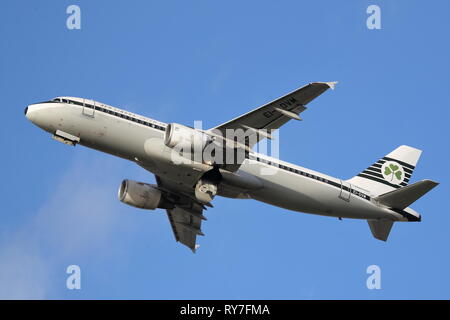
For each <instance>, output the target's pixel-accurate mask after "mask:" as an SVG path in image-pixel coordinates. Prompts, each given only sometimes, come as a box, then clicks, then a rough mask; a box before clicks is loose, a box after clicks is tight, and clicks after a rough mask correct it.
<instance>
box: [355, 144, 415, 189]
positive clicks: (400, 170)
mask: <svg viewBox="0 0 450 320" xmlns="http://www.w3.org/2000/svg"><path fill="white" fill-rule="evenodd" d="M421 153H422V151H421V150H419V149H416V148H413V147H409V146H400V147H398V148H397V149H395V150H394V151H392V152H391V153H389V154H388V155H386V156H385V157H383V158H381V159H380V160H378V161H377V162H375V163H374V164H372V165H371V166H370V167H368V168H367V169H366V170H364V171H363V172H361V173H360V174H358V175H357V176H355V177H353V178H351V179H350V180H348V182H350V183H351V184H354V185H356V186H358V187H360V188H362V189H365V190H368V191H370V192H371V193H372V194H375V195H380V194H383V193H386V192H389V191H392V190H396V189H398V188H400V187H404V186H407V185H408V182H409V180H410V179H411V175H412V173H413V171H414V168H415V167H416V164H417V161H419V158H420V155H421Z"/></svg>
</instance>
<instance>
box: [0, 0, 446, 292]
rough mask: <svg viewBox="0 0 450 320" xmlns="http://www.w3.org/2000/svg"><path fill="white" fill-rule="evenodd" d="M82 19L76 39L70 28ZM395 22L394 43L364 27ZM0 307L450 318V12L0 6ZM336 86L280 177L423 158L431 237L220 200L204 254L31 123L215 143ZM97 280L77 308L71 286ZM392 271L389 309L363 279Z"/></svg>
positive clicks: (287, 138) (424, 229)
mask: <svg viewBox="0 0 450 320" xmlns="http://www.w3.org/2000/svg"><path fill="white" fill-rule="evenodd" d="M71 4H76V5H79V6H80V8H81V30H68V29H67V28H66V19H67V17H68V15H67V14H66V8H67V7H68V6H69V5H71ZM371 4H376V5H379V6H380V8H381V25H382V29H381V30H369V29H368V28H367V27H366V19H367V17H368V15H367V14H366V8H367V7H368V6H369V5H371ZM0 9H1V11H2V13H3V14H2V18H1V19H0V27H1V28H0V29H1V36H2V37H1V38H2V41H1V50H0V57H1V59H0V70H1V72H0V90H1V92H2V109H1V110H2V112H3V115H4V119H5V121H4V122H3V125H2V126H1V129H0V130H1V138H0V139H1V140H0V141H1V146H2V150H3V156H2V157H1V160H0V161H1V165H2V168H3V174H2V183H1V194H2V198H3V201H2V205H1V207H2V210H1V223H0V297H1V298H37V299H42V298H43V299H55V298H58V299H59V298H60V299H96V298H102V299H122V298H124V299H241V298H242V299H347V298H356V299H395V298H401V299H417V298H425V299H429V298H438V299H441V298H447V299H448V298H450V289H449V284H450V274H449V273H448V270H449V268H450V257H449V253H448V252H449V250H448V246H449V245H450V233H449V232H448V229H449V223H450V214H449V212H447V211H448V208H447V207H446V202H445V200H446V198H447V197H448V195H449V192H450V190H449V173H448V171H447V170H446V168H447V167H448V164H447V161H448V158H449V156H450V153H449V147H448V137H449V133H450V131H449V126H448V119H449V117H450V112H449V103H450V98H449V92H450V78H449V74H450V67H449V61H448V57H449V54H450V45H449V42H448V41H447V33H448V32H447V31H448V23H447V20H448V19H447V18H448V17H447V16H448V12H449V10H450V3H449V2H448V1H445V0H436V1H433V2H432V3H429V2H426V1H406V0H396V1H381V0H376V1H360V0H354V1H278V2H276V3H275V2H274V1H261V0H259V1H226V2H217V1H205V0H204V1H181V0H180V1H133V2H130V1H116V2H111V1H39V2H38V1H2V2H1V4H0ZM335 80H337V81H339V84H338V85H337V87H336V90H334V91H330V92H327V93H325V94H324V95H323V96H321V97H320V98H318V99H317V100H315V101H314V102H313V103H311V105H310V106H309V109H308V110H307V111H306V112H305V113H304V114H303V118H304V121H302V122H301V123H299V122H295V123H289V124H287V125H286V126H285V127H283V128H282V130H281V132H280V139H281V146H280V157H281V158H282V159H283V160H286V161H289V162H293V163H295V164H299V165H301V166H304V167H307V168H311V169H314V170H318V171H322V172H325V173H327V174H330V175H333V176H337V177H341V178H343V179H348V178H350V177H352V176H353V175H355V174H357V173H358V172H360V171H361V170H363V169H364V168H366V167H367V166H368V165H370V164H371V163H373V162H374V161H375V160H377V159H378V158H380V157H382V156H384V155H385V154H387V153H389V152H390V151H391V150H393V149H394V148H396V147H397V146H398V145H402V144H407V145H411V146H414V147H417V148H420V149H423V150H424V152H423V154H422V158H421V160H420V162H419V164H418V166H417V168H416V170H415V173H414V175H413V178H412V181H417V180H420V179H425V178H430V179H434V180H436V181H439V182H440V183H441V184H440V185H439V186H438V187H437V188H436V189H434V190H433V191H432V192H430V193H429V194H427V195H426V196H425V197H423V198H422V199H420V200H419V201H417V202H416V203H415V204H414V205H413V208H414V209H416V210H417V211H418V212H421V213H422V216H423V221H422V222H421V223H397V224H395V226H394V228H393V230H392V232H391V235H390V239H389V241H388V242H387V243H382V242H379V241H376V240H374V239H373V238H372V236H371V234H370V231H369V228H368V226H367V223H366V222H365V221H358V220H344V221H338V220H337V219H333V218H327V217H320V216H313V215H307V214H301V213H294V212H287V211H285V210H283V209H280V208H276V207H271V206H268V205H265V204H262V203H258V202H256V201H250V200H230V199H223V198H216V199H215V200H214V204H215V208H214V209H210V210H208V212H207V213H206V215H207V217H208V221H207V222H206V223H204V227H203V230H204V232H205V233H206V237H204V238H201V239H200V240H199V243H200V244H201V248H200V249H199V251H198V253H197V254H195V255H194V254H192V253H191V252H190V250H188V249H186V248H185V247H183V246H181V245H179V244H177V243H176V242H175V241H174V239H173V235H172V233H171V230H170V226H169V223H168V221H167V217H166V215H165V213H164V212H163V211H157V212H144V211H140V210H137V209H133V208H131V207H127V206H126V205H124V204H122V203H120V202H119V201H118V200H117V196H116V194H117V188H118V186H119V184H120V182H121V181H122V179H123V178H130V179H135V180H139V181H148V182H153V181H154V178H153V176H152V175H151V174H149V173H147V172H146V171H144V170H143V169H141V168H139V167H137V166H136V165H134V164H133V163H128V162H126V161H124V160H121V159H118V158H114V157H112V156H109V155H106V154H102V153H99V152H97V151H94V150H89V149H86V148H83V147H76V148H71V147H68V146H65V145H63V144H60V143H57V142H56V141H54V140H52V139H50V136H49V135H48V134H47V133H45V132H43V131H41V130H39V129H38V128H37V127H35V126H33V125H32V124H31V123H30V122H29V121H27V120H26V118H25V117H24V116H23V109H24V107H25V106H26V105H28V104H30V103H33V102H37V101H43V100H46V99H48V98H52V97H55V96H61V95H70V96H79V97H86V98H92V99H95V100H98V101H102V102H105V103H108V104H110V105H114V106H117V107H119V108H123V109H127V110H130V111H133V112H136V113H140V114H143V115H145V116H148V117H151V118H155V119H158V120H161V121H164V122H178V123H183V124H188V125H192V124H193V121H194V120H203V122H204V127H213V126H215V125H217V124H220V123H222V122H225V121H227V120H229V119H231V118H233V117H236V116H238V115H240V114H242V113H244V112H247V111H249V110H250V109H253V108H255V107H257V106H259V105H261V104H264V103H266V102H268V101H270V100H272V99H274V98H277V97H278V96H280V95H283V94H285V93H287V92H289V91H291V90H293V89H295V88H297V87H300V86H303V85H304V84H306V83H308V82H312V81H335ZM71 264H76V265H79V266H80V267H81V270H82V284H81V285H82V289H81V290H67V289H66V286H65V281H66V278H67V276H68V275H67V274H66V273H65V270H66V268H67V266H68V265H71ZM373 264H376V265H378V266H380V268H381V272H382V278H381V279H382V280H381V281H382V284H381V285H382V289H381V290H368V289H367V287H366V279H367V277H368V274H367V273H366V268H367V267H368V266H369V265H373Z"/></svg>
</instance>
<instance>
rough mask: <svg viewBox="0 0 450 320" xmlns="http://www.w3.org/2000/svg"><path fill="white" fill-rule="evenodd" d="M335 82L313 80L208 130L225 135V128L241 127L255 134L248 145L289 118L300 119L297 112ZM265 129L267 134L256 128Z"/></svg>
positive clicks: (300, 111) (264, 136)
mask: <svg viewBox="0 0 450 320" xmlns="http://www.w3.org/2000/svg"><path fill="white" fill-rule="evenodd" d="M336 83H337V82H313V83H310V84H308V85H306V86H304V87H301V88H299V89H297V90H295V91H292V92H291V93H288V94H287V95H284V96H282V97H280V98H278V99H276V100H274V101H272V102H269V103H267V104H265V105H263V106H261V107H259V108H257V109H255V110H253V111H250V112H248V113H246V114H244V115H242V116H240V117H238V118H235V119H233V120H231V121H228V122H225V123H223V124H221V125H220V126H217V127H215V128H212V129H210V130H220V132H221V134H222V136H223V137H226V130H227V129H234V130H236V129H243V130H244V131H245V130H250V131H251V132H254V133H252V134H250V135H249V136H251V135H253V134H254V135H256V136H254V137H252V138H249V141H250V142H254V143H250V147H253V145H254V144H255V143H257V142H259V141H260V140H262V139H264V138H270V130H272V129H278V128H279V127H281V126H282V125H283V124H285V123H286V122H288V121H289V120H291V119H296V120H301V119H300V117H299V114H300V113H302V112H303V111H305V110H306V105H307V104H308V103H309V102H311V101H312V100H314V99H315V98H317V97H318V96H319V95H321V94H322V93H324V92H325V91H327V90H328V89H329V88H332V89H334V86H335V84H336ZM262 129H265V130H267V132H268V133H269V135H267V134H264V133H265V132H261V131H259V132H258V130H262Z"/></svg>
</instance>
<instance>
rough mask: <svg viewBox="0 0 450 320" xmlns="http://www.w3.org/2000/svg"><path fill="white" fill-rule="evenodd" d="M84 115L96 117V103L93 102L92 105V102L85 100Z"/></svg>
mask: <svg viewBox="0 0 450 320" xmlns="http://www.w3.org/2000/svg"><path fill="white" fill-rule="evenodd" d="M82 112H83V115H85V116H88V117H92V118H93V117H94V114H95V101H92V103H90V101H89V100H88V101H86V100H85V99H83V111H82Z"/></svg>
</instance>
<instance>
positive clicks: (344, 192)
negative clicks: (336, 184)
mask: <svg viewBox="0 0 450 320" xmlns="http://www.w3.org/2000/svg"><path fill="white" fill-rule="evenodd" d="M351 188H352V185H351V184H350V183H348V182H346V181H343V180H341V191H340V192H339V198H341V199H342V200H344V201H347V202H350V195H351V192H350V190H351Z"/></svg>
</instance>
